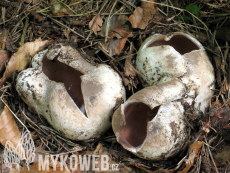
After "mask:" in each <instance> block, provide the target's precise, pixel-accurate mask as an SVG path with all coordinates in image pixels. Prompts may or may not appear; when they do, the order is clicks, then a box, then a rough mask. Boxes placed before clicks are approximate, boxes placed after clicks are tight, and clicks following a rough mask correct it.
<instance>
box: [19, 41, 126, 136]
mask: <svg viewBox="0 0 230 173" xmlns="http://www.w3.org/2000/svg"><path fill="white" fill-rule="evenodd" d="M16 89H17V91H18V93H19V95H20V96H21V98H22V99H23V101H24V102H25V103H26V104H27V105H28V106H29V107H30V108H31V109H30V110H34V112H35V113H38V114H40V115H43V116H44V117H45V118H46V119H47V121H48V122H49V123H50V124H51V125H52V126H53V127H54V128H55V129H56V130H57V131H59V132H60V133H61V134H62V135H63V136H65V137H67V138H70V139H74V140H85V139H89V138H92V137H94V136H99V135H100V134H102V133H104V132H105V131H106V130H107V129H108V128H109V127H110V126H111V124H110V117H111V115H112V113H113V108H114V107H115V106H116V104H117V102H118V101H119V100H120V99H125V89H124V87H123V84H122V80H121V78H120V76H119V75H118V74H117V73H116V72H115V71H114V70H113V69H111V68H110V67H109V66H107V65H104V64H100V65H97V66H94V65H92V64H90V63H88V62H87V61H86V60H84V58H82V56H81V55H80V54H79V52H78V51H77V50H75V49H73V48H71V47H70V46H63V45H62V44H58V45H57V46H53V47H52V48H50V49H49V50H45V51H42V52H39V53H38V54H37V55H35V56H34V57H33V59H32V68H28V69H26V70H23V71H22V72H21V73H20V74H19V75H18V77H17V81H16Z"/></svg>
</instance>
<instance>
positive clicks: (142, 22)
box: [128, 0, 157, 29]
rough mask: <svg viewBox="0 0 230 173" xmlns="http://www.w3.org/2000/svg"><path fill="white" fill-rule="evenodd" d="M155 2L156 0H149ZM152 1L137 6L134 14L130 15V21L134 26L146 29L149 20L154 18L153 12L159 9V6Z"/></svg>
mask: <svg viewBox="0 0 230 173" xmlns="http://www.w3.org/2000/svg"><path fill="white" fill-rule="evenodd" d="M149 1H151V2H154V0H149ZM151 2H144V1H143V2H142V4H141V7H137V8H136V9H135V10H134V12H133V14H132V15H131V16H130V17H129V19H128V20H129V21H130V23H131V24H132V27H133V28H140V29H145V27H146V26H147V25H148V22H149V21H150V20H151V19H152V17H153V14H155V13H156V11H157V6H156V4H154V3H151Z"/></svg>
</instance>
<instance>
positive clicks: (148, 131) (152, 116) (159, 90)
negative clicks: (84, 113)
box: [112, 79, 186, 160]
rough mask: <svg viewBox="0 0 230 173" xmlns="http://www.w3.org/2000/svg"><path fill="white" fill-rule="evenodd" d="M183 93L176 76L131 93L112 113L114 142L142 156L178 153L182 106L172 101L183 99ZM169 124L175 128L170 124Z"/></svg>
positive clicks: (183, 125) (183, 133)
mask: <svg viewBox="0 0 230 173" xmlns="http://www.w3.org/2000/svg"><path fill="white" fill-rule="evenodd" d="M175 85H176V86H177V87H176V88H175V89H174V86H175ZM184 92H185V86H184V84H183V83H182V82H181V81H179V80H177V79H175V80H172V81H169V82H167V83H165V84H160V85H158V86H152V87H147V88H144V89H142V90H140V91H138V92H137V93H135V94H134V95H132V96H131V97H130V98H129V99H128V100H127V101H126V102H125V103H124V104H122V105H121V106H120V107H119V108H118V109H117V110H116V111H115V113H114V115H113V119H112V127H113V131H114V133H115V135H116V137H117V141H118V142H119V143H120V144H121V145H122V146H123V147H124V148H125V149H127V150H129V151H131V152H133V153H134V154H135V155H137V156H139V157H142V158H145V159H152V160H155V159H159V158H162V157H163V156H164V155H166V154H169V152H172V153H173V154H175V153H178V149H179V147H181V146H183V144H184V141H183V140H184V139H185V138H186V133H185V124H184V122H183V119H182V116H183V112H184V109H183V106H182V105H181V103H180V102H173V101H174V100H177V99H180V98H182V97H183V94H184ZM172 123H173V124H176V128H175V126H174V127H172V126H170V124H172ZM154 129H155V130H154ZM172 133H174V134H173V135H172ZM175 146H177V147H175ZM169 155H170V154H169Z"/></svg>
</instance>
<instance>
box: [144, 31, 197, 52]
mask: <svg viewBox="0 0 230 173" xmlns="http://www.w3.org/2000/svg"><path fill="white" fill-rule="evenodd" d="M164 38H165V36H160V37H159V38H158V39H157V40H155V41H154V42H153V43H151V44H150V45H148V47H154V46H162V45H169V46H172V47H173V48H174V49H175V50H176V51H177V52H179V53H180V54H181V55H184V54H186V53H189V52H191V51H193V50H199V47H198V46H197V45H196V44H195V43H194V42H192V41H191V40H190V39H189V38H188V37H186V36H184V35H174V36H173V37H172V38H171V39H170V40H169V41H165V40H164Z"/></svg>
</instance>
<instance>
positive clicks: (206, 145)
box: [204, 136, 219, 173]
mask: <svg viewBox="0 0 230 173" xmlns="http://www.w3.org/2000/svg"><path fill="white" fill-rule="evenodd" d="M204 139H205V142H206V143H208V142H207V139H206V136H204ZM206 146H207V148H208V152H209V155H210V157H211V159H212V162H213V165H214V166H215V169H216V172H217V173H219V171H218V169H217V167H216V163H215V161H214V159H213V157H212V153H211V151H210V149H209V145H206Z"/></svg>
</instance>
